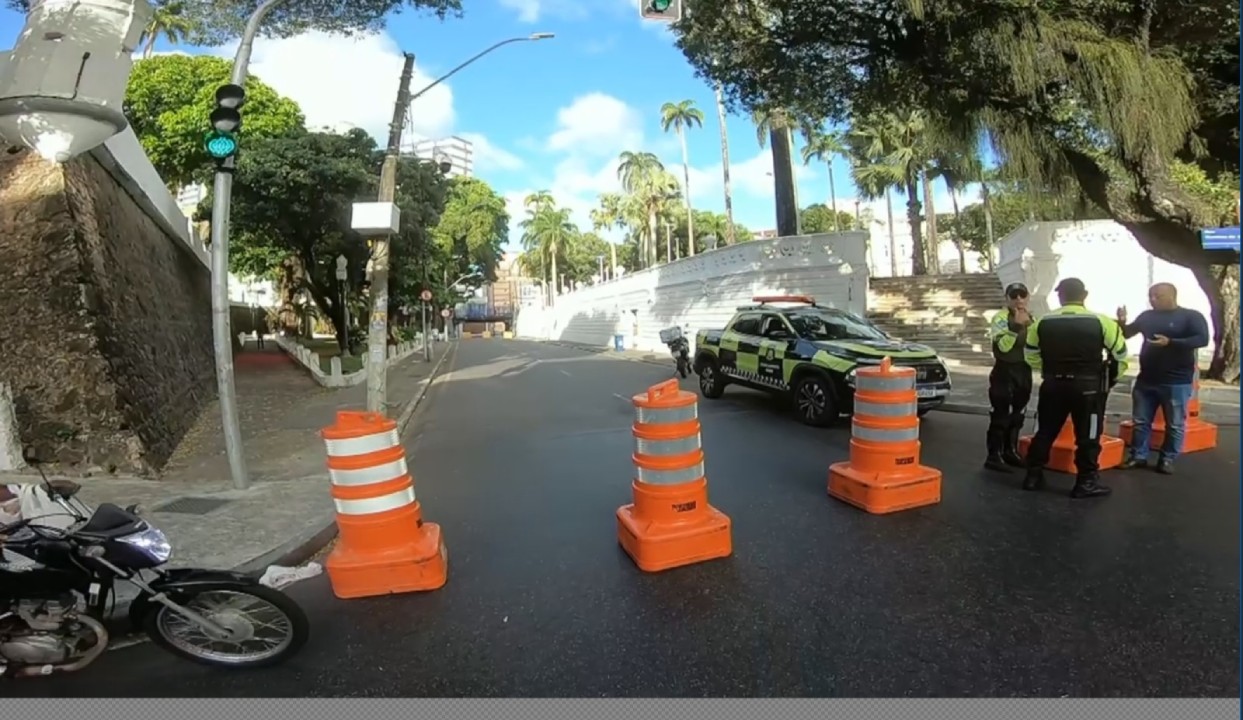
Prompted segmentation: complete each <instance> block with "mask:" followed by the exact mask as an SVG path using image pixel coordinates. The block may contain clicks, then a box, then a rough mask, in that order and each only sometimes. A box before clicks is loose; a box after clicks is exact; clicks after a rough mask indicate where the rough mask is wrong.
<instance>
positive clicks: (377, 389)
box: [367, 53, 427, 415]
mask: <svg viewBox="0 0 1243 720" xmlns="http://www.w3.org/2000/svg"><path fill="white" fill-rule="evenodd" d="M413 76H414V54H413V53H405V63H403V64H402V68H401V84H400V85H398V86H397V102H396V104H395V105H394V106H393V122H392V123H391V124H390V125H389V126H388V147H387V148H386V151H385V153H384V165H383V166H382V167H381V168H380V193H379V201H380V202H390V203H391V202H393V200H394V198H396V196H397V163H398V160H399V159H400V157H401V133H402V131H403V130H404V129H405V121H406V109H407V108H408V107H410V79H411V78H412V77H413ZM388 246H389V237H388V236H387V235H384V236H382V237H380V238H379V239H377V240H376V241H375V246H374V247H373V248H372V250H371V263H372V264H371V322H369V323H368V329H367V410H369V411H371V412H374V413H380V414H382V415H386V414H387V413H388V406H387V402H386V400H387V397H386V396H387V392H388V387H387V385H388V368H387V365H388ZM423 343H424V345H426V344H427V333H426V332H424V337H423Z"/></svg>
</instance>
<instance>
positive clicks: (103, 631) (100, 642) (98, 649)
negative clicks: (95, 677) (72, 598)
mask: <svg viewBox="0 0 1243 720" xmlns="http://www.w3.org/2000/svg"><path fill="white" fill-rule="evenodd" d="M77 620H78V622H80V623H82V624H83V625H85V626H87V627H88V628H90V629H91V632H93V633H95V638H96V641H95V644H94V645H92V646H91V649H90V650H87V651H86V654H85V655H83V656H82V657H80V658H78V659H77V660H74V661H73V662H71V663H64V664H61V665H28V666H26V667H23V668H19V669H18V670H17V671H16V672H15V673H13V676H14V677H39V676H44V675H51V674H52V673H56V672H77V671H78V670H81V669H82V668H84V667H86V666H87V665H90V664H91V663H93V662H95V661H96V660H98V659H99V656H100V655H103V654H104V651H105V650H107V649H108V641H109V640H110V639H111V637H110V636H109V635H108V629H107V628H105V627H104V625H103V623H101V622H99V621H98V620H96V619H95V618H93V617H90V616H89V615H79V616H78V618H77Z"/></svg>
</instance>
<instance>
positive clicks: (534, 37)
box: [410, 32, 556, 103]
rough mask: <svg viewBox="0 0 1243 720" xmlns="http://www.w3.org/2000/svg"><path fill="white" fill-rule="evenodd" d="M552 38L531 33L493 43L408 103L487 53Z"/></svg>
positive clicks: (431, 83)
mask: <svg viewBox="0 0 1243 720" xmlns="http://www.w3.org/2000/svg"><path fill="white" fill-rule="evenodd" d="M554 37H556V36H555V35H554V34H552V33H550V32H537V33H531V34H530V35H525V36H523V37H512V38H509V39H508V40H502V41H500V42H498V43H494V44H492V45H490V46H488V47H486V48H484V49H483V50H481V51H479V52H477V53H475V54H474V55H471V56H470V57H469V58H467V59H466V60H465V61H464V62H462V63H461V64H459V65H458V66H457V67H455V68H453V69H452V70H450V71H449V72H447V73H445V74H444V75H441V76H440V77H438V78H436V79H435V80H433V81H431V82H430V83H428V84H427V85H425V86H424V87H423V89H422V90H419V91H418V92H416V93H415V94H413V95H411V96H410V102H411V103H413V102H414V101H415V100H418V99H419V98H420V97H422V96H423V94H424V93H426V92H427V91H428V90H431V89H432V88H434V87H436V86H437V85H439V84H440V83H442V82H444V81H445V80H448V79H449V78H451V77H453V76H454V75H456V74H457V73H458V71H459V70H461V69H462V68H464V67H466V66H467V65H470V64H471V63H473V62H475V61H476V60H478V59H479V58H481V57H483V56H484V55H487V54H488V53H490V52H492V51H493V50H496V49H497V48H499V47H504V46H505V45H509V44H511V43H520V42H538V41H540V40H551V39H552V38H554Z"/></svg>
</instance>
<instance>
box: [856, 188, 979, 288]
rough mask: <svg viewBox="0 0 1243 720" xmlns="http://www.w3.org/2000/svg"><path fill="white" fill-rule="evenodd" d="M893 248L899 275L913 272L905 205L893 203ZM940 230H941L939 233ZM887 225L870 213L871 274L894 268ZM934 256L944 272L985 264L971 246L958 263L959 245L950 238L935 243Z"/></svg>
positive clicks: (889, 273)
mask: <svg viewBox="0 0 1243 720" xmlns="http://www.w3.org/2000/svg"><path fill="white" fill-rule="evenodd" d="M893 232H894V238H893V239H894V249H895V250H896V251H897V253H896V254H897V256H898V277H909V276H910V275H911V274H912V272H911V270H912V262H911V244H912V243H911V226H910V224H909V223H907V221H906V207H905V206H901V207H899V206H898V205H897V204H896V203H895V207H894V218H893ZM938 234H940V233H938ZM890 254H891V253H890V252H889V225H888V223H887V222H886V220H885V217H884V216H883V215H882V216H880V217H876V216H873V218H872V220H871V222H870V223H869V225H868V268H869V270H870V271H871V273H872V277H893V269H892V267H891V265H890V263H889V256H890ZM937 258H938V259H940V261H941V272H943V273H945V274H951V273H959V272H969V273H978V272H982V271H983V269H984V268H985V267H986V265H985V263H984V258H983V256H981V255H980V254H979V253H977V252H975V251H974V250H967V252H966V260H967V267H966V269H965V270H963V269H962V268H959V267H958V248H956V247H954V243H953V242H951V241H949V240H943V241H941V243H940V244H939V246H938V247H937Z"/></svg>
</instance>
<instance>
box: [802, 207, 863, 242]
mask: <svg viewBox="0 0 1243 720" xmlns="http://www.w3.org/2000/svg"><path fill="white" fill-rule="evenodd" d="M799 226H800V227H801V228H802V230H803V232H804V233H806V234H808V235H812V234H815V233H831V232H846V231H847V230H851V229H853V228H854V226H855V219H854V217H852V216H851V215H850V213H845V212H841V211H840V210H839V211H837V212H834V211H833V210H830V209H829V208H827V207H825V206H824V203H815V204H813V205H808V206H807V207H805V208H803V209H802V210H801V211H800V212H799Z"/></svg>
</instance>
